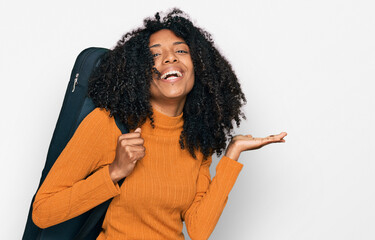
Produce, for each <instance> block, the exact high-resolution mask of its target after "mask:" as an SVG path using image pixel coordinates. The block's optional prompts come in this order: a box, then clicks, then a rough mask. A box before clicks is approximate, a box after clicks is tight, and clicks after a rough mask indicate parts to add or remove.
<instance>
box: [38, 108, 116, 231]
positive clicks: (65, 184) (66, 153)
mask: <svg viewBox="0 0 375 240" xmlns="http://www.w3.org/2000/svg"><path fill="white" fill-rule="evenodd" d="M115 128H116V126H115V123H114V119H113V118H110V117H109V116H108V112H106V111H105V110H101V109H99V108H97V109H95V110H94V111H93V112H91V113H90V114H89V115H88V116H87V117H86V118H85V119H84V120H83V121H82V123H81V124H80V125H79V127H78V128H77V130H76V132H75V133H74V135H73V137H72V138H71V140H70V141H69V142H68V144H67V146H66V147H65V149H64V150H63V151H62V153H61V154H60V156H59V157H58V159H57V160H56V162H55V164H54V165H53V167H52V168H51V170H50V172H49V173H48V175H47V177H46V179H45V180H44V182H43V184H42V186H41V187H40V189H39V190H38V193H37V194H36V197H35V201H34V203H33V214H32V218H33V221H34V223H35V224H36V225H37V226H38V227H40V228H46V227H50V226H53V225H56V224H58V223H61V222H64V221H66V220H69V219H71V218H74V217H76V216H78V215H80V214H82V213H84V212H86V211H88V210H90V209H92V208H93V207H95V206H97V205H99V204H101V203H103V202H105V201H107V200H108V199H110V198H112V197H114V196H116V195H118V194H120V188H119V186H118V184H117V183H114V181H113V180H112V178H111V176H110V171H109V164H111V163H112V162H113V160H114V157H115V148H113V146H116V143H113V141H116V138H114V134H115V131H116V130H115ZM111 158H112V159H111Z"/></svg>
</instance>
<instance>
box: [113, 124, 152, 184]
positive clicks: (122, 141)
mask: <svg viewBox="0 0 375 240" xmlns="http://www.w3.org/2000/svg"><path fill="white" fill-rule="evenodd" d="M143 142H144V140H143V138H142V137H141V129H140V128H137V129H136V130H135V131H134V132H133V133H126V134H122V135H121V136H120V137H119V138H118V141H117V147H116V157H115V160H114V161H113V162H112V163H111V164H110V165H109V174H110V176H111V179H112V181H113V182H114V183H117V182H118V181H120V180H121V179H123V178H124V177H127V176H129V175H130V174H131V173H132V172H133V170H134V167H135V164H136V163H137V161H138V160H140V159H142V158H143V157H144V156H145V147H144V146H143Z"/></svg>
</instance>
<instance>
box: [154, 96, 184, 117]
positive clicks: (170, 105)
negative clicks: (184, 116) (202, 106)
mask: <svg viewBox="0 0 375 240" xmlns="http://www.w3.org/2000/svg"><path fill="white" fill-rule="evenodd" d="M150 103H151V106H152V108H153V109H155V110H156V111H158V112H160V113H163V114H165V115H167V116H170V117H176V116H179V115H180V114H181V113H182V111H183V109H184V105H185V99H184V100H183V101H180V102H161V101H155V100H152V99H151V100H150Z"/></svg>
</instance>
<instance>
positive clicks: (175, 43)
mask: <svg viewBox="0 0 375 240" xmlns="http://www.w3.org/2000/svg"><path fill="white" fill-rule="evenodd" d="M179 44H186V45H187V43H186V42H174V43H173V45H179ZM153 47H161V45H160V44H159V43H157V44H154V45H152V46H151V47H150V48H153Z"/></svg>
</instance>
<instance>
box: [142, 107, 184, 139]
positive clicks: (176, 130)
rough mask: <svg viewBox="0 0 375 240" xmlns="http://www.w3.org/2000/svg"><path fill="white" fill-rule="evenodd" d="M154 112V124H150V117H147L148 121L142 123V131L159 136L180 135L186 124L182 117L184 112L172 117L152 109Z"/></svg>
mask: <svg viewBox="0 0 375 240" xmlns="http://www.w3.org/2000/svg"><path fill="white" fill-rule="evenodd" d="M152 110H153V112H154V114H153V118H154V126H155V128H152V127H151V125H150V119H148V118H147V120H146V122H145V123H144V124H143V125H142V127H141V128H142V133H145V134H150V135H157V136H176V135H177V136H180V134H181V131H182V129H183V125H184V119H183V117H182V115H183V112H182V113H181V114H180V115H178V116H176V117H170V116H167V115H165V114H163V113H161V112H158V111H156V110H155V109H152Z"/></svg>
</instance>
